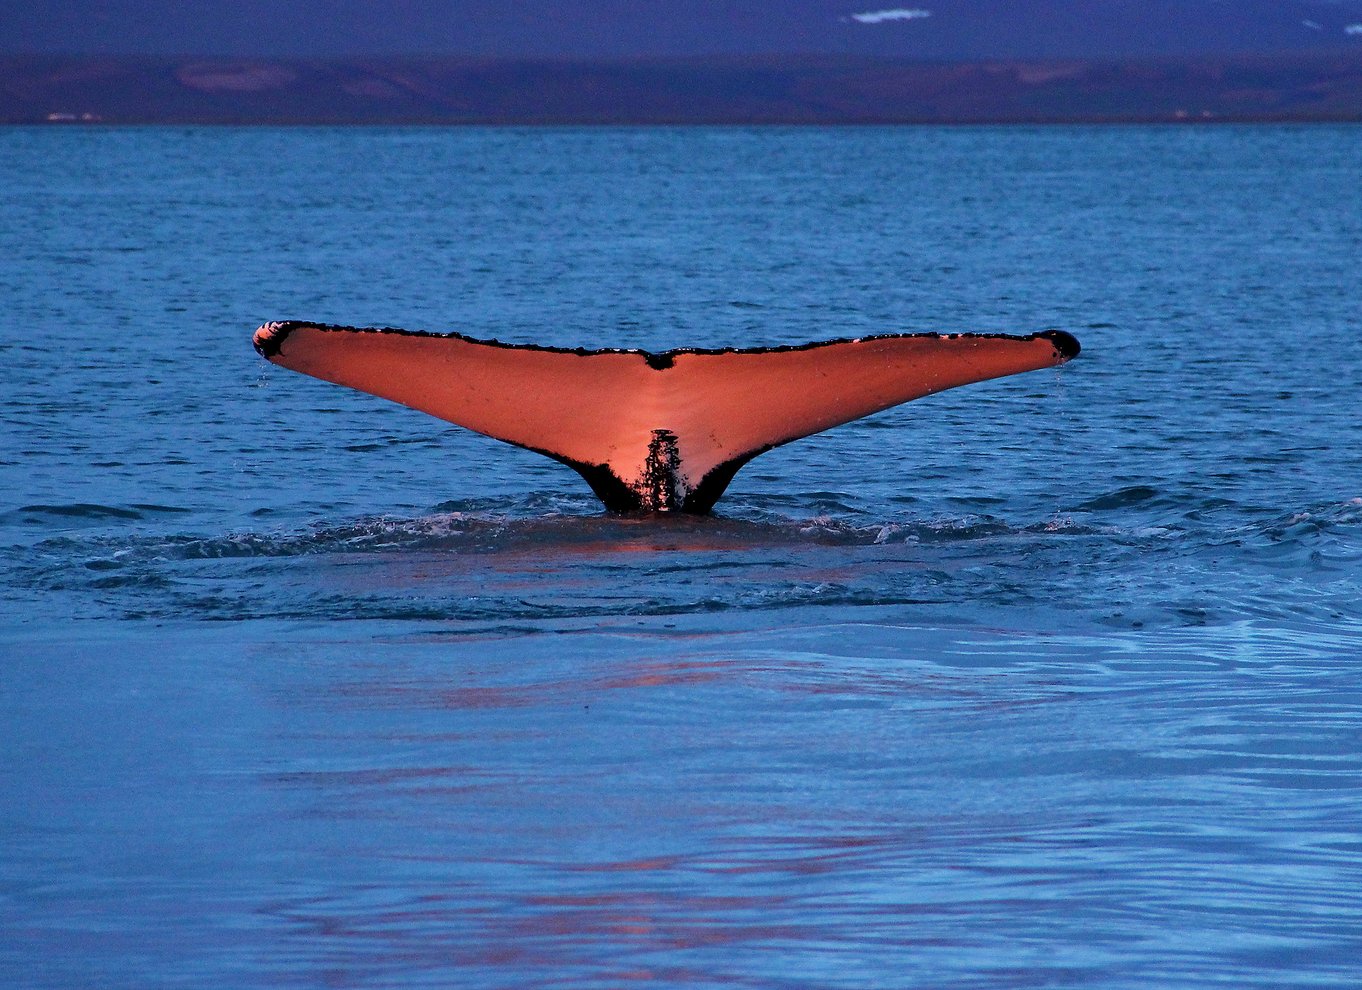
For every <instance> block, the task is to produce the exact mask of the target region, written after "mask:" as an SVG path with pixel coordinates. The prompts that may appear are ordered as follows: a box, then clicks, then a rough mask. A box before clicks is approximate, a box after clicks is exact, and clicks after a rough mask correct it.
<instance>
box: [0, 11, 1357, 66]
mask: <svg viewBox="0 0 1362 990" xmlns="http://www.w3.org/2000/svg"><path fill="white" fill-rule="evenodd" d="M1329 49H1354V50H1359V51H1362V0H1146V2H1144V3H1142V4H1140V5H1139V6H1138V7H1134V6H1133V5H1132V4H1130V3H1129V2H1128V0H1127V2H1122V0H1087V2H1083V0H1052V2H1039V0H924V2H922V3H909V4H903V5H896V4H894V3H882V2H881V3H876V2H873V0H871V2H860V0H846V2H842V0H785V2H769V0H767V2H761V0H746V2H744V0H674V2H673V3H671V4H667V5H662V4H646V3H640V2H639V0H593V2H590V3H586V2H577V3H574V2H553V0H519V2H511V3H507V2H504V0H503V2H501V3H494V2H491V0H388V2H365V0H329V2H325V3H304V2H290V0H27V2H25V3H22V4H20V3H17V2H11V3H5V4H0V51H2V52H4V53H7V54H58V53H61V54H66V53H71V54H160V55H177V54H179V55H218V56H228V57H250V56H299V55H319V56H326V55H392V54H396V55H419V54H433V55H496V56H535V57H538V56H549V57H552V56H588V57H590V56H633V55H703V54H723V53H727V54H770V53H775V54H780V53H796V52H798V53H829V54H831V53H858V54H870V55H888V56H895V55H897V56H903V57H910V58H949V59H954V58H990V57H1040V56H1065V55H1071V56H1102V55H1131V54H1196V53H1213V52H1275V51H1297V50H1329Z"/></svg>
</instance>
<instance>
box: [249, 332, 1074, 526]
mask: <svg viewBox="0 0 1362 990" xmlns="http://www.w3.org/2000/svg"><path fill="white" fill-rule="evenodd" d="M255 347H256V350H258V351H259V352H260V353H261V354H262V355H264V356H265V357H266V358H268V359H269V360H270V361H272V362H274V363H275V364H278V365H282V366H283V367H285V368H290V369H292V370H294V371H301V372H303V373H304V374H307V375H312V376H314V377H316V378H322V379H325V380H326V381H329V382H335V383H337V384H339V385H347V386H349V387H350V388H354V389H358V390H360V391H361V392H368V393H370V394H372V395H377V396H381V397H382V398H385V399H391V400H393V401H394V402H400V403H402V404H403V405H406V406H410V407H412V408H413V409H419V410H421V411H422V412H426V413H429V414H430V415H432V416H437V417H439V418H440V419H444V420H448V421H449V422H451V423H456V424H458V425H459V426H464V427H467V428H468V429H470V430H476V431H477V432H479V433H484V434H486V435H487V436H489V437H495V438H496V439H498V440H504V441H506V442H507V443H513V444H516V445H518V446H521V447H526V448H529V449H530V450H534V451H538V452H539V453H541V454H545V455H546V456H548V457H552V458H554V459H555V460H558V461H561V462H563V463H564V464H568V465H570V466H571V467H573V468H575V469H576V470H577V471H578V472H579V473H580V474H581V475H582V477H584V478H585V479H586V480H587V483H588V484H590V485H591V488H592V490H593V491H594V492H595V493H596V494H597V495H598V496H599V497H600V499H601V501H603V502H604V503H605V504H606V506H607V507H608V508H610V509H614V510H616V511H622V512H627V511H637V510H647V511H670V510H680V511H684V512H708V511H709V510H710V508H711V507H713V505H714V503H715V501H717V500H718V498H719V496H720V495H722V494H723V492H724V489H725V488H726V487H727V486H728V483H729V482H730V481H731V480H732V479H733V476H734V474H736V473H737V471H738V469H739V468H741V467H742V466H743V465H744V464H746V463H747V462H748V461H750V460H751V459H752V458H753V457H756V456H757V455H758V454H760V453H763V452H764V451H767V450H770V449H771V448H772V447H777V446H779V445H781V444H783V443H788V442H789V441H791V440H797V439H799V438H800V437H805V436H808V435H810V434H812V433H819V432H821V431H823V430H826V429H829V428H831V427H834V426H838V425H840V424H842V423H846V422H849V421H851V420H853V419H859V418H860V417H862V416H867V415H869V414H871V413H874V412H878V411H879V410H881V409H887V408H889V407H890V406H895V405H898V404H899V403H901V402H908V401H909V400H911V399H917V398H921V397H922V396H924V395H930V394H932V393H933V392H940V391H942V390H944V389H948V388H954V387H956V386H957V385H967V384H969V383H970V382H979V381H984V380H986V379H989V378H1001V377H1003V376H1005V375H1014V374H1017V373H1018V372H1022V371H1033V370H1035V369H1037V368H1048V367H1052V366H1054V365H1058V364H1063V363H1064V362H1065V361H1067V360H1069V359H1070V358H1072V357H1074V356H1075V355H1077V354H1078V350H1079V347H1078V341H1077V340H1075V339H1074V338H1073V337H1072V336H1070V335H1069V334H1067V333H1064V332H1063V331H1062V330H1047V331H1045V332H1044V333H1038V334H1032V335H1030V336H1028V337H1013V336H1008V335H1004V334H950V335H938V334H901V335H891V336H879V337H863V338H861V339H859V340H834V341H827V342H825V343H817V344H805V345H801V346H794V347H769V348H754V349H750V350H692V349H681V350H674V351H666V352H663V353H659V354H653V353H649V352H647V351H622V350H601V351H586V350H564V349H560V348H551V347H537V346H529V345H512V344H502V343H498V342H496V341H481V340H474V339H472V338H470V337H464V336H461V335H459V334H431V333H422V332H416V331H410V330H395V329H364V328H356V327H340V326H329V325H325V324H314V323H298V322H286V323H266V324H265V325H264V326H262V327H261V328H260V329H259V330H257V331H256V332H255Z"/></svg>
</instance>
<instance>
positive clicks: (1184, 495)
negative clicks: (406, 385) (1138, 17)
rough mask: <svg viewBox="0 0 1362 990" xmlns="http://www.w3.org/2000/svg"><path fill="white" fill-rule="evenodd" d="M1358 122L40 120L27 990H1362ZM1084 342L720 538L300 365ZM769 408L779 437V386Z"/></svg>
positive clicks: (806, 472)
mask: <svg viewBox="0 0 1362 990" xmlns="http://www.w3.org/2000/svg"><path fill="white" fill-rule="evenodd" d="M1360 175H1362V131H1359V130H1358V129H1356V128H1328V127H1313V128H1271V127H1258V128H1195V129H1193V128H1189V129H1182V128H1156V129H1139V128H1110V129H1067V128H1049V129H1040V130H1029V129H930V128H918V129H843V130H780V129H766V130H755V131H748V130H740V129H716V130H704V129H699V130H661V129H660V130H589V131H576V130H535V131H518V130H457V131H441V130H392V131H384V130H360V129H356V130H215V131H202V130H179V129H149V130H56V129H49V130H25V129H10V130H3V131H0V303H3V312H4V322H3V326H2V327H0V368H2V369H3V371H0V374H2V375H3V377H2V378H0V384H2V385H3V388H2V389H0V423H2V433H0V609H2V610H3V611H0V984H3V985H5V986H22V987H34V988H39V987H41V988H46V987H70V986H100V987H120V988H121V987H128V988H132V987H138V988H141V987H204V986H222V987H242V988H267V987H268V988H272V987H313V986H319V987H320V986H328V987H331V986H337V987H365V988H367V987H394V988H396V987H448V986H461V987H507V988H510V987H527V986H553V987H569V988H586V987H619V986H631V985H636V984H645V985H653V986H668V987H671V986H676V987H711V986H712V987H718V986H724V987H728V986H747V987H789V988H805V987H807V988H815V987H817V988H823V987H848V988H850V987H897V986H931V987H962V988H963V987H970V988H974V987H978V988H1012V987H1113V988H1115V987H1210V986H1235V987H1261V988H1269V987H1272V988H1276V987H1339V988H1344V987H1348V988H1351V987H1355V986H1357V985H1358V982H1359V979H1360V978H1362V962H1359V960H1362V893H1359V891H1362V668H1359V662H1360V658H1359V654H1360V653H1362V444H1359V428H1358V425H1357V424H1358V414H1357V409H1358V405H1359V396H1362V316H1360V315H1359V307H1358V300H1359V292H1360V291H1362V183H1359V181H1358V177H1359V176H1360ZM283 318H300V319H308V320H318V321H331V322H337V323H348V324H358V325H369V324H374V325H397V326H406V327H410V328H421V329H431V330H441V329H457V330H459V331H462V332H464V333H467V334H471V335H473V336H479V337H499V338H501V339H505V340H512V341H526V342H528V341H535V342H541V343H550V344H559V345H564V346H576V345H586V346H593V347H595V346H626V347H651V348H656V349H663V348H667V347H672V346H679V345H700V346H706V345H707V346H723V345H755V344H767V343H788V342H800V341H806V340H814V339H820V338H826V337H843V336H856V335H860V334H866V333H883V332H892V331H927V330H979V331H999V330H1001V331H1008V332H1014V333H1028V332H1032V331H1035V330H1040V329H1045V328H1047V327H1061V328H1064V329H1067V330H1069V331H1071V332H1072V333H1074V334H1076V335H1077V336H1078V337H1079V338H1080V339H1081V341H1082V342H1083V345H1084V353H1083V355H1082V356H1081V357H1080V358H1079V359H1078V360H1077V361H1075V362H1074V363H1073V364H1071V365H1070V366H1068V367H1066V368H1064V369H1061V370H1056V371H1046V372H1038V373H1033V374H1030V375H1027V376H1023V377H1019V378H1015V379H1010V380H1005V381H999V382H993V383H986V384H982V385H976V386H972V387H969V388H966V389H961V390H958V391H955V392H951V393H946V394H943V395H939V396H936V397H933V398H930V399H926V400H922V401H920V402H917V403H914V404H910V405H908V406H905V407H902V408H900V409H897V410H894V411H890V412H887V413H883V414H880V415H878V416H876V417H874V418H872V419H869V420H866V421H862V422H860V423H857V424H852V425H849V426H846V427H843V428H840V429H838V430H835V431H833V432H830V433H828V434H825V435H823V436H820V437H815V438H811V439H808V440H805V441H801V442H799V443H796V444H794V445H791V446H789V447H786V448H783V449H780V450H777V451H774V452H772V453H769V454H767V455H765V456H763V457H761V458H760V459H758V460H757V461H755V462H753V463H752V464H751V465H749V466H748V467H747V468H746V469H745V470H744V471H743V472H742V473H741V474H739V476H738V478H737V480H736V481H735V482H734V484H733V485H732V486H731V487H730V489H729V494H728V495H727V496H726V498H725V499H724V500H723V501H721V502H720V503H719V515H718V516H716V517H715V518H709V519H684V520H674V519H664V520H645V519H628V518H611V517H607V516H605V515H603V514H602V513H601V512H600V511H599V508H598V506H597V504H596V503H595V502H594V500H593V499H592V498H591V497H590V495H589V493H588V492H587V491H586V489H585V486H584V485H583V484H582V482H581V481H580V479H578V478H577V476H576V475H575V474H573V473H572V472H571V471H569V470H567V469H566V468H562V467H560V466H558V465H555V464H553V463H551V462H549V461H547V460H544V459H542V458H539V457H537V456H535V455H533V454H529V453H526V452H523V451H520V450H516V449H513V448H510V447H506V446H504V445H501V444H498V443H495V442H493V441H490V440H485V439H483V438H481V437H477V436H474V435H471V434H468V433H466V432H463V431H461V430H459V429H457V428H454V427H450V426H447V425H445V424H443V423H440V422H437V421H434V420H430V419H427V418H425V417H423V416H421V415H420V414H417V413H414V412H411V411H409V410H405V409H402V408H400V407H397V406H393V405H389V404H385V403H383V402H380V401H379V400H376V399H370V398H368V397H365V396H361V395H358V394H356V393H350V392H347V391H344V390H341V389H338V388H335V387H332V386H328V385H325V384H323V383H320V382H316V381H313V380H309V379H305V378H303V377H300V376H296V375H291V374H289V373H288V372H284V371H281V370H278V369H275V368H272V367H269V366H267V365H265V363H264V362H262V361H261V360H260V359H259V358H257V357H256V355H255V354H254V353H253V352H252V351H251V349H250V345H249V334H250V332H251V330H252V329H254V327H255V326H256V325H257V324H259V323H260V322H262V321H264V320H266V319H283ZM754 401H759V397H754Z"/></svg>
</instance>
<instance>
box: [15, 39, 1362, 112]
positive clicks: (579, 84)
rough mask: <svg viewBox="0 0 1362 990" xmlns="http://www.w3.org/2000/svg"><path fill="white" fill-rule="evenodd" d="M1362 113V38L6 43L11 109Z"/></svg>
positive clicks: (106, 110) (117, 110)
mask: <svg viewBox="0 0 1362 990" xmlns="http://www.w3.org/2000/svg"><path fill="white" fill-rule="evenodd" d="M1357 121H1362V48H1355V49H1349V50H1340V51H1338V52H1335V53H1326V54H1321V53H1311V54H1288V55H1233V56H1230V55H1226V56H1187V57H1157V58H1155V57H1150V58H1122V59H1111V60H1094V59H1043V60H1027V61H1019V60H991V61H976V62H939V63H937V62H923V61H907V60H896V59H888V58H871V57H861V56H766V57H746V56H744V57H730V56H715V57H702V58H633V59H594V60H582V59H488V58H452V57H438V58H437V57H431V58H396V57H393V58H374V57H370V58H358V57H355V58H268V59H265V58H262V59H228V58H208V57H189V56H186V57H169V56H117V57H115V56H75V55H31V56H0V123H2V124H37V123H51V124H79V123H87V124H89V123H104V124H372V125H385V124H388V125H391V124H511V125H535V124H548V125H554V124H556V125H564V124H604V125H608V124H892V123H904V124H911V123H918V124H947V123H954V124H970V123H980V124H983V123H1074V124H1076V123H1154V122H1357Z"/></svg>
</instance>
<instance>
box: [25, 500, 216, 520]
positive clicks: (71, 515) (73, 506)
mask: <svg viewBox="0 0 1362 990" xmlns="http://www.w3.org/2000/svg"><path fill="white" fill-rule="evenodd" d="M190 511H192V510H190V509H186V508H183V507H181V506H178V505H156V504H153V503H144V502H134V503H132V504H130V505H99V504H97V503H94V502H71V503H66V504H56V505H23V506H20V507H19V508H17V509H13V510H11V511H9V512H5V513H0V522H3V523H5V524H16V523H17V524H20V525H25V524H27V525H50V524H51V523H52V521H53V520H54V519H71V520H77V521H81V520H83V521H90V522H107V521H109V520H127V519H145V518H146V517H147V516H156V515H170V514H176V513H188V512H190Z"/></svg>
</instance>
